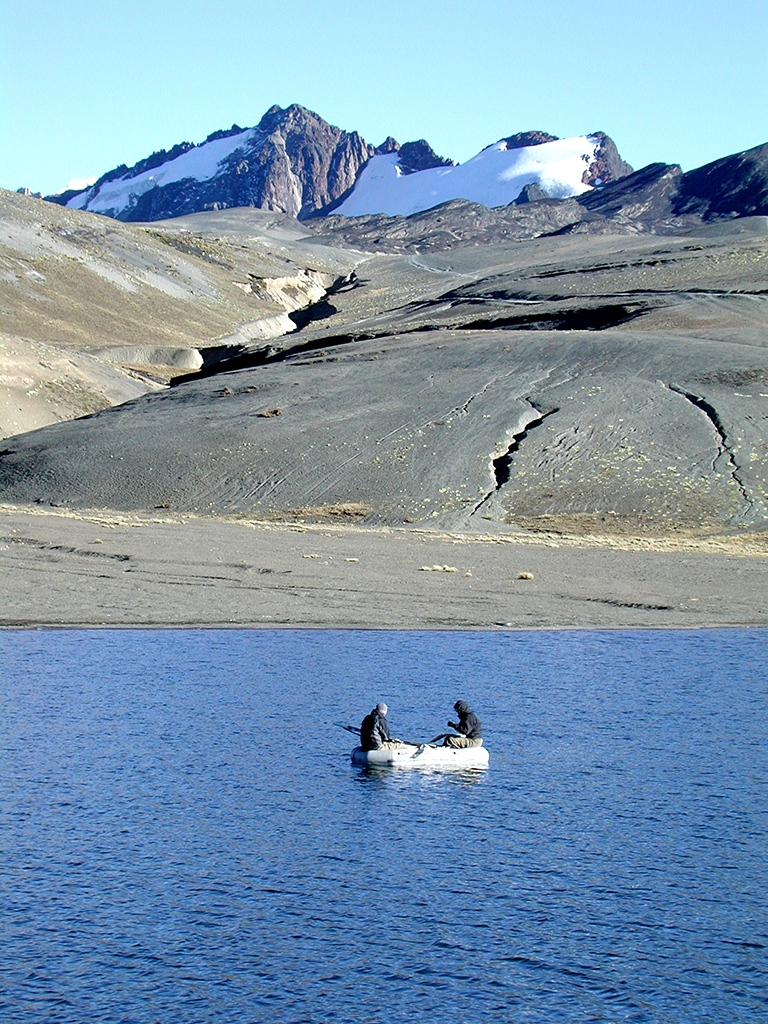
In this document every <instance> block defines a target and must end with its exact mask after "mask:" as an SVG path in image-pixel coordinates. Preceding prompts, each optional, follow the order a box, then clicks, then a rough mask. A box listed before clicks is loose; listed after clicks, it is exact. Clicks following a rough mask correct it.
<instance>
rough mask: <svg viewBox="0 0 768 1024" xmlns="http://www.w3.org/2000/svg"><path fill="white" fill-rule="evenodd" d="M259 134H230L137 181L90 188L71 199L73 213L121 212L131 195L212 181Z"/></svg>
mask: <svg viewBox="0 0 768 1024" xmlns="http://www.w3.org/2000/svg"><path fill="white" fill-rule="evenodd" d="M254 134H256V129H255V128H249V129H248V130H247V131H244V132H240V133H239V134H238V135H230V136H229V137H228V138H225V139H214V140H213V141H212V142H203V143H201V145H199V146H195V147H194V148H193V149H190V150H187V152H186V153H182V154H181V156H177V157H176V158H175V160H168V161H167V163H164V164H161V165H160V167H153V168H152V169H151V170H148V171H144V172H142V173H141V174H137V175H136V177H135V178H129V177H126V176H123V177H122V178H116V179H115V180H114V181H105V182H104V184H103V185H101V186H99V187H98V188H96V189H93V188H91V189H89V190H88V191H87V192H82V193H81V194H80V195H79V196H74V197H73V198H72V199H70V200H69V202H68V203H67V206H68V207H69V208H70V209H72V210H90V211H91V213H115V214H117V213H120V211H121V210H124V209H125V208H126V207H127V206H130V204H131V196H141V195H143V194H144V193H145V192H149V191H150V190H151V189H153V188H158V187H161V186H163V185H170V184H171V183H172V182H174V181H181V180H182V179H184V178H194V179H196V180H197V181H208V179H209V178H213V177H214V176H215V175H216V173H217V172H218V170H219V167H220V165H221V163H222V162H223V161H224V160H226V159H227V157H228V156H231V154H232V153H234V152H235V150H237V149H240V148H241V147H242V146H245V145H247V144H248V143H249V142H250V141H251V140H252V138H253V136H254Z"/></svg>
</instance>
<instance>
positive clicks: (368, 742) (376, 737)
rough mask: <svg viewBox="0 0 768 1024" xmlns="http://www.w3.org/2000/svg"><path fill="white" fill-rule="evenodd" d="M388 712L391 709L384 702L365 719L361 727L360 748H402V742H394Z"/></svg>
mask: <svg viewBox="0 0 768 1024" xmlns="http://www.w3.org/2000/svg"><path fill="white" fill-rule="evenodd" d="M387 711H389V708H388V707H387V705H386V704H385V703H384V702H383V701H382V702H380V703H379V704H377V705H376V707H375V708H374V709H373V711H371V713H370V714H368V715H366V716H365V718H364V719H363V724H362V725H361V726H360V746H361V747H362V748H363V750H379V748H380V747H399V746H402V744H401V743H400V740H393V739H392V736H391V735H390V732H389V726H388V725H387Z"/></svg>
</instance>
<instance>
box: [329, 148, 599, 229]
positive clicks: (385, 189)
mask: <svg viewBox="0 0 768 1024" xmlns="http://www.w3.org/2000/svg"><path fill="white" fill-rule="evenodd" d="M600 142H601V140H600V139H599V138H597V137H595V136H591V135H582V136H578V137H577V138H574V139H558V140H557V141H556V142H544V143H542V144H541V145H538V146H525V147H523V148H522V149H507V144H506V142H503V141H502V142H497V143H496V144H495V145H493V146H489V147H488V149H484V150H483V151H482V152H480V153H478V154H477V156H474V157H472V159H471V160H467V162H466V163H463V164H459V165H458V166H456V167H434V168H431V169H430V170H428V171H417V172H416V173H415V174H403V173H402V171H401V169H400V166H399V164H398V155H397V153H387V154H386V155H385V156H375V157H373V159H372V160H370V161H369V163H368V164H367V165H366V167H365V169H364V170H363V172H362V174H361V175H360V177H359V179H358V181H357V184H356V185H355V187H354V189H353V191H352V193H351V194H350V195H349V196H348V197H347V198H346V199H345V200H344V202H343V203H341V205H340V206H337V207H336V209H335V210H334V211H333V212H334V213H339V214H343V215H344V216H345V217H360V216H363V215H364V214H368V213H386V214H389V215H390V216H398V215H400V216H404V217H407V216H409V215H410V214H412V213H418V212H419V211H421V210H429V209H431V208H432V207H433V206H438V205H439V204H440V203H445V202H448V201H449V200H450V199H469V200H471V201H472V202H475V203H482V205H483V206H489V207H493V206H506V205H507V204H508V203H511V202H512V200H513V199H517V197H518V196H519V195H520V192H521V191H522V190H523V188H524V187H525V186H526V185H529V184H532V183H534V182H535V183H536V184H538V185H540V186H541V188H543V189H544V191H545V192H546V193H547V195H549V196H552V197H553V198H557V199H564V198H566V197H568V196H575V195H579V194H580V193H582V192H588V191H590V190H591V186H590V185H585V184H584V183H583V181H582V177H583V175H584V172H585V171H586V169H587V168H588V166H589V165H590V164H591V163H592V161H593V160H594V159H595V153H596V151H597V150H598V149H599V147H600Z"/></svg>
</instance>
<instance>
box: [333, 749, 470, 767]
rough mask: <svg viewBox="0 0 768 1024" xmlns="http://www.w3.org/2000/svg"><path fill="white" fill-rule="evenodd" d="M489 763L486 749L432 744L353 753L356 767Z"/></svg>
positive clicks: (466, 765) (460, 765) (353, 762)
mask: <svg viewBox="0 0 768 1024" xmlns="http://www.w3.org/2000/svg"><path fill="white" fill-rule="evenodd" d="M488 761H489V758H488V751H487V750H486V748H485V747H437V746H434V745H431V744H429V743H423V744H420V745H419V746H416V745H415V744H411V743H408V744H405V745H404V746H402V747H395V748H393V749H389V748H387V747H382V748H380V749H379V750H363V748H362V747H355V749H354V750H353V751H352V764H360V765H381V766H383V765H391V766H392V767H393V768H487V767H488Z"/></svg>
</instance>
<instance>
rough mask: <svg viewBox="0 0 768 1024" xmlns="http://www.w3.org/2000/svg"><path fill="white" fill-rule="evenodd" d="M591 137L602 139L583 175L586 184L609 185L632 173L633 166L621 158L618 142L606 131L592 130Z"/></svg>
mask: <svg viewBox="0 0 768 1024" xmlns="http://www.w3.org/2000/svg"><path fill="white" fill-rule="evenodd" d="M590 138H592V139H600V145H599V146H598V148H597V150H596V152H595V159H594V160H593V161H592V163H591V164H590V165H589V167H588V168H587V169H586V171H584V174H583V176H582V179H581V180H582V181H583V182H584V184H585V185H607V184H608V183H609V182H611V181H618V180H619V178H624V177H626V176H627V175H628V174H631V173H632V167H630V165H629V164H628V163H627V162H626V161H625V160H622V159H621V157H620V156H619V151H618V149H616V143H615V142H614V141H613V139H611V138H610V137H609V136H608V135H606V134H605V132H592V134H591V135H590Z"/></svg>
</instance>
